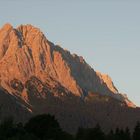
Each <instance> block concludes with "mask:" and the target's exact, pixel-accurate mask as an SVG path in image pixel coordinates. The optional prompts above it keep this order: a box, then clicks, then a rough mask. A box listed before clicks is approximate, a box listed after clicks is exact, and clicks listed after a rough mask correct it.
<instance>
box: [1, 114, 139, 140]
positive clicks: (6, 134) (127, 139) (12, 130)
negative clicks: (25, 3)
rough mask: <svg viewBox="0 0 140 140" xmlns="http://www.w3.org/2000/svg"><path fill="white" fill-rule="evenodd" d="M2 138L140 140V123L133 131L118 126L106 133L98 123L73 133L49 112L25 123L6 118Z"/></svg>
mask: <svg viewBox="0 0 140 140" xmlns="http://www.w3.org/2000/svg"><path fill="white" fill-rule="evenodd" d="M0 140H140V123H139V122H137V124H136V126H135V128H134V131H133V133H130V130H129V128H126V129H125V130H123V129H119V128H116V130H115V131H113V130H110V132H109V133H108V134H105V133H104V132H103V131H102V129H101V127H100V125H98V124H97V125H96V126H95V127H94V128H79V129H78V131H77V133H76V134H75V135H71V134H69V133H67V132H65V131H63V130H62V129H61V127H60V125H59V123H58V121H57V120H56V119H55V117H54V116H52V115H49V114H42V115H37V116H34V117H32V118H31V119H29V120H28V122H26V123H25V124H23V123H14V121H13V119H12V118H6V119H4V120H3V121H1V123H0Z"/></svg>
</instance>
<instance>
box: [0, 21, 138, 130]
mask: <svg viewBox="0 0 140 140" xmlns="http://www.w3.org/2000/svg"><path fill="white" fill-rule="evenodd" d="M0 86H1V89H2V91H1V92H2V94H1V93H0V94H1V95H0V96H3V95H4V93H5V95H4V96H8V97H7V98H8V99H9V97H10V99H11V101H10V102H8V103H4V104H7V106H10V105H11V104H12V103H11V102H13V101H12V100H16V102H14V103H15V104H14V106H20V108H23V109H21V112H22V110H23V114H24V112H28V113H27V114H28V115H22V118H23V119H21V120H26V119H27V118H28V116H30V115H34V114H38V113H52V114H55V115H56V117H57V119H58V120H59V121H60V123H61V124H62V127H63V128H64V129H66V130H67V131H70V132H74V131H75V130H76V129H77V127H78V126H83V127H92V126H94V125H95V124H96V123H97V122H98V123H102V126H103V128H104V129H105V130H107V129H109V128H113V127H115V126H117V125H118V126H122V127H124V126H126V125H129V126H133V125H132V123H134V122H136V121H137V120H138V119H140V117H139V116H140V110H139V109H138V108H136V106H135V105H134V104H133V103H132V102H131V101H130V100H129V99H128V98H127V96H125V95H123V94H121V93H119V91H118V90H117V89H116V87H115V86H114V84H113V82H112V80H111V78H110V77H109V76H108V75H105V74H101V73H100V72H96V71H95V70H94V69H93V68H91V67H90V66H89V65H88V64H87V63H86V62H85V60H84V59H83V58H82V57H79V56H77V55H76V54H71V53H70V52H69V51H67V50H64V49H63V48H61V47H60V46H58V45H54V44H53V43H51V42H50V41H48V40H47V39H46V37H45V36H44V34H43V33H42V32H41V31H40V30H39V29H38V28H36V27H33V26H32V25H21V26H19V27H18V28H13V27H12V26H11V25H10V24H5V25H4V26H3V27H2V28H1V29H0ZM15 112H16V113H17V110H14V109H12V108H11V115H12V114H15ZM124 112H125V113H124ZM132 112H133V114H131V113H132ZM118 113H119V116H118ZM7 114H8V113H7ZM130 116H131V117H130ZM124 117H125V118H127V119H125V120H123V118H124ZM15 118H18V119H19V120H20V116H19V117H15ZM130 118H131V121H130ZM116 121H119V123H117V122H116ZM123 121H124V122H123Z"/></svg>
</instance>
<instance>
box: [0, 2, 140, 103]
mask: <svg viewBox="0 0 140 140" xmlns="http://www.w3.org/2000/svg"><path fill="white" fill-rule="evenodd" d="M6 22H10V23H11V24H12V25H13V26H14V27H16V26H18V25H19V24H27V23H30V24H33V25H35V26H37V27H39V28H41V30H42V31H43V32H44V34H46V36H47V38H48V39H49V40H50V41H52V42H54V43H56V44H59V45H61V46H62V47H63V48H66V49H68V50H70V51H71V52H75V53H77V54H78V55H82V56H83V57H84V58H85V59H86V61H87V62H88V63H89V64H90V65H92V67H93V68H94V69H95V70H98V71H101V72H103V73H108V74H109V75H110V76H111V77H112V79H113V81H114V83H115V85H116V87H117V88H118V89H119V91H120V92H122V93H126V94H127V95H128V97H129V98H130V99H131V100H132V101H134V102H135V103H136V104H137V105H139V106H140V91H139V89H140V62H139V61H140V2H139V0H0V27H1V26H2V25H3V24H4V23H6Z"/></svg>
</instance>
